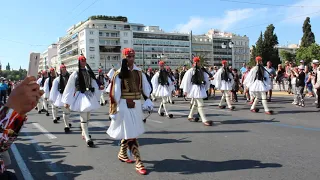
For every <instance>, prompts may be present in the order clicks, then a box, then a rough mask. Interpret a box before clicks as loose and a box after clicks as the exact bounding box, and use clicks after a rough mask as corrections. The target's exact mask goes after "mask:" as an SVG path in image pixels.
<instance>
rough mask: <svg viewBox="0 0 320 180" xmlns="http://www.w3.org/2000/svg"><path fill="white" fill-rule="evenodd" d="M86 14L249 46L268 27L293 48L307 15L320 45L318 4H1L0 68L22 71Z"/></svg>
mask: <svg viewBox="0 0 320 180" xmlns="http://www.w3.org/2000/svg"><path fill="white" fill-rule="evenodd" d="M91 15H109V16H118V15H121V16H126V17H128V20H129V22H132V23H142V24H145V25H151V26H160V28H162V29H163V30H165V31H167V32H173V31H180V32H190V31H191V30H192V31H193V34H204V33H206V32H207V31H208V30H209V29H211V28H214V29H220V30H224V31H228V32H233V33H236V34H240V35H246V36H248V37H249V39H250V44H251V45H253V44H255V42H256V41H257V38H258V37H259V35H260V32H261V31H262V32H264V31H265V29H266V27H267V25H268V24H271V23H272V24H274V26H275V28H276V29H275V33H276V34H277V36H278V40H279V45H286V44H298V43H299V40H300V39H301V37H302V25H303V21H304V19H305V18H306V17H307V16H308V17H310V18H311V25H312V31H313V32H314V34H315V36H316V41H317V42H318V43H319V41H320V38H318V37H319V36H320V23H319V22H320V0H281V1H280V0H196V1H195V0H161V1H150V0H137V1H129V0H122V1H115V0H55V1H43V0H28V1H24V0H11V1H1V11H0V22H1V26H0V61H1V63H2V68H3V69H4V68H5V66H6V65H7V64H8V62H10V66H11V67H12V68H13V69H18V68H19V67H20V66H22V68H26V69H27V67H28V60H29V53H30V52H40V53H41V52H43V51H45V50H46V48H47V47H48V46H49V45H50V44H52V43H55V42H57V40H58V38H59V37H62V36H64V35H65V34H66V30H67V29H68V28H69V27H71V26H72V25H73V24H76V23H78V22H80V21H84V20H86V19H87V18H88V17H89V16H91ZM317 22H318V23H317Z"/></svg>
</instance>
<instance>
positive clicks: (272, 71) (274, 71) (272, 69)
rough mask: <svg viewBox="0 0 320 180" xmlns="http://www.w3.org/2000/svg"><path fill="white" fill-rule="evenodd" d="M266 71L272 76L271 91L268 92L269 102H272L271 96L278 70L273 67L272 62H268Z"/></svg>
mask: <svg viewBox="0 0 320 180" xmlns="http://www.w3.org/2000/svg"><path fill="white" fill-rule="evenodd" d="M266 70H267V71H268V72H269V75H270V80H271V82H270V90H269V91H268V92H267V94H269V99H268V102H271V96H272V89H273V78H274V77H275V76H276V70H275V69H274V68H273V67H272V63H271V61H268V62H267V66H266Z"/></svg>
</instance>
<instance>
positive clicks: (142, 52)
mask: <svg viewBox="0 0 320 180" xmlns="http://www.w3.org/2000/svg"><path fill="white" fill-rule="evenodd" d="M142 65H143V70H145V67H144V66H145V63H144V43H143V44H142Z"/></svg>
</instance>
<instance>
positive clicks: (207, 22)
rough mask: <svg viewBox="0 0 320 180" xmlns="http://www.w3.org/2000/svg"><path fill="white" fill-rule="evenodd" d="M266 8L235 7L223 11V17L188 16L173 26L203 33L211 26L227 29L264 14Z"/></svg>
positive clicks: (178, 29)
mask: <svg viewBox="0 0 320 180" xmlns="http://www.w3.org/2000/svg"><path fill="white" fill-rule="evenodd" d="M266 12H267V8H260V9H253V8H246V9H237V10H228V11H225V13H224V15H223V17H190V20H189V21H188V22H187V23H184V24H178V25H177V26H176V28H175V30H176V31H179V32H190V31H191V30H192V31H194V32H195V33H203V32H205V31H207V30H209V29H211V28H217V29H220V30H227V29H230V28H232V27H234V26H235V25H236V24H239V23H240V22H243V21H245V20H248V19H251V18H257V16H258V15H259V14H265V13H266Z"/></svg>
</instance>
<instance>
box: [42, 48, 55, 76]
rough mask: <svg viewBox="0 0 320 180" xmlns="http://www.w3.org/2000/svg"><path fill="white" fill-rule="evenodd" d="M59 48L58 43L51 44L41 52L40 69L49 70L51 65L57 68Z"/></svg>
mask: <svg viewBox="0 0 320 180" xmlns="http://www.w3.org/2000/svg"><path fill="white" fill-rule="evenodd" d="M57 48H58V45H57V44H51V45H50V46H49V47H48V48H47V49H46V50H45V51H44V52H43V53H41V55H40V61H39V70H48V69H49V68H51V67H54V68H56V64H57V60H56V59H57V53H58V49H57Z"/></svg>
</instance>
